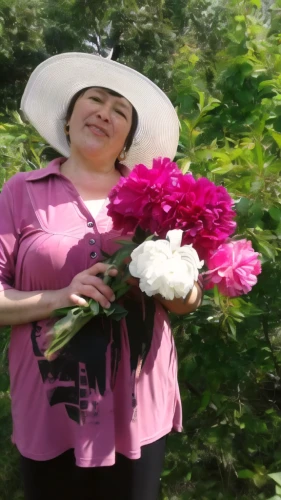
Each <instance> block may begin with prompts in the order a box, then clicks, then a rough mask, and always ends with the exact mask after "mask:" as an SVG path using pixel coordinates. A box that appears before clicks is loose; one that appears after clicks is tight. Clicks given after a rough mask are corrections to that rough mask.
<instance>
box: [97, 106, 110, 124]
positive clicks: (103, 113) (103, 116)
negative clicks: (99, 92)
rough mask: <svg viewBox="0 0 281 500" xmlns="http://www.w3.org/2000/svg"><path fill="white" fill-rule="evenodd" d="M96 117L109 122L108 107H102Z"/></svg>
mask: <svg viewBox="0 0 281 500" xmlns="http://www.w3.org/2000/svg"><path fill="white" fill-rule="evenodd" d="M97 116H98V117H99V118H100V119H101V120H103V121H104V122H109V120H110V107H109V106H106V105H103V106H101V107H100V108H99V110H98V111H97Z"/></svg>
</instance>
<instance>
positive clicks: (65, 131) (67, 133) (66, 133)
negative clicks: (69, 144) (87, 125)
mask: <svg viewBox="0 0 281 500" xmlns="http://www.w3.org/2000/svg"><path fill="white" fill-rule="evenodd" d="M63 129H64V133H65V135H69V125H67V124H65V126H64V127H63Z"/></svg>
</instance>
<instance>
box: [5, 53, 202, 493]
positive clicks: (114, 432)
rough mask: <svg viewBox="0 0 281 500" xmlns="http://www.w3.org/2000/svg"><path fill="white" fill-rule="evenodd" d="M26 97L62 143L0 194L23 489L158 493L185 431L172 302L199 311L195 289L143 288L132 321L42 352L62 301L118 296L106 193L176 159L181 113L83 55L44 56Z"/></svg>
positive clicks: (40, 122) (89, 329)
mask: <svg viewBox="0 0 281 500" xmlns="http://www.w3.org/2000/svg"><path fill="white" fill-rule="evenodd" d="M22 109H23V111H24V112H25V114H26V116H27V118H28V119H29V120H30V122H31V123H32V124H33V125H34V126H35V128H36V129H37V130H38V132H39V133H40V134H41V135H42V136H43V137H45V139H46V140H47V141H48V142H49V143H50V144H51V146H52V147H53V148H54V149H56V150H57V151H59V152H60V153H62V154H63V158H58V159H56V160H54V161H52V162H51V163H50V164H49V165H48V166H47V167H46V168H45V169H42V170H38V171H33V172H26V173H18V174H16V175H15V176H14V177H13V178H12V179H10V180H9V181H8V182H7V183H6V185H5V186H4V188H3V191H2V194H1V196H0V212H1V221H0V290H1V291H0V323H1V324H7V325H12V335H11V344H10V351H9V366H10V377H11V396H12V416H13V425H14V430H13V442H14V443H15V444H16V446H17V448H18V450H19V452H20V454H21V464H22V470H23V478H24V488H25V497H26V499H27V500H44V499H49V498H52V499H64V498H65V499H79V500H86V499H93V500H97V499H103V500H106V499H112V498H118V499H122V500H126V499H127V500H156V498H157V495H158V490H159V478H160V474H161V467H162V464H163V458H164V451H165V441H166V436H167V435H168V433H169V432H170V431H171V430H172V429H174V430H176V431H180V430H181V404H180V398H179V390H178V384H177V361H176V351H175V346H174V342H173V338H172V334H171V330H170V326H169V322H168V317H167V314H166V312H165V308H166V309H168V310H171V311H174V312H177V313H181V314H186V313H188V312H190V311H192V310H194V309H195V308H196V307H197V305H198V304H199V303H200V299H201V290H200V287H199V286H198V285H197V284H194V288H193V290H192V291H191V293H190V294H189V296H188V297H187V299H186V300H185V301H181V300H179V299H177V300H174V301H165V300H162V299H161V298H159V300H151V299H148V298H146V297H143V298H142V301H138V300H137V297H136V296H138V295H142V294H141V292H140V291H138V292H137V293H135V294H133V295H134V299H132V298H128V299H127V303H126V306H127V308H128V309H129V314H128V316H127V318H126V321H125V320H124V321H122V322H120V323H117V322H112V323H111V322H110V321H107V322H106V321H105V320H101V319H100V318H97V319H95V320H93V321H91V322H90V323H89V324H88V325H86V327H84V328H83V329H82V330H81V331H80V332H79V333H78V334H77V335H76V336H75V337H74V338H73V339H72V341H71V342H70V343H69V345H68V346H67V348H66V349H64V350H63V351H62V353H61V354H60V356H58V357H57V358H56V359H55V360H53V361H51V362H48V361H47V360H46V359H45V358H44V355H43V353H44V349H45V347H46V332H47V330H48V329H49V327H50V322H51V321H53V320H50V316H51V314H52V312H53V311H54V310H55V309H57V308H59V307H66V306H70V305H73V304H79V305H83V304H85V299H84V298H83V297H90V298H93V299H95V300H97V301H98V302H99V303H100V304H101V305H102V306H103V307H109V305H110V302H111V301H113V300H114V296H113V292H112V290H111V289H110V288H109V287H108V286H106V285H104V284H103V282H102V280H101V277H100V275H101V274H102V273H104V272H105V271H106V265H105V264H103V263H102V259H103V253H102V252H107V253H112V252H113V251H114V250H115V249H116V239H118V237H119V236H120V233H118V232H117V231H114V230H112V221H111V219H110V217H109V216H108V215H107V209H106V205H107V197H108V194H109V192H110V190H111V189H112V187H113V186H114V185H115V184H116V183H117V182H118V180H119V178H120V176H124V175H127V174H128V171H129V169H128V167H133V166H134V165H135V164H137V163H140V162H142V163H145V164H146V165H147V166H150V165H151V164H152V160H153V158H154V157H158V156H168V157H171V158H173V156H174V155H175V152H176V148H177V143H178V120H177V116H176V113H175V111H174V109H173V106H172V105H171V103H170V101H169V100H168V99H167V97H166V96H165V95H164V94H163V93H162V91H161V90H160V89H159V88H158V87H156V86H155V85H154V84H153V83H152V82H150V81H149V80H148V79H147V78H145V77H144V76H142V75H140V74H139V73H137V72H135V71H134V70H132V69H130V68H127V67H125V66H122V65H120V64H118V63H116V62H112V61H109V60H104V59H101V58H99V57H96V56H93V55H89V54H80V53H69V54H61V55H59V56H55V57H52V58H50V59H48V60H47V61H45V62H44V63H42V64H41V65H40V66H38V67H37V68H36V69H35V71H34V73H33V74H32V75H31V77H30V80H29V82H28V84H27V87H26V89H25V92H24V95H23V99H22ZM121 162H122V163H121ZM111 272H112V275H114V274H115V273H116V271H114V270H113V271H111ZM160 302H161V303H160ZM143 303H145V309H144V310H143V307H142V304H143ZM163 306H164V307H163ZM140 368H141V369H140Z"/></svg>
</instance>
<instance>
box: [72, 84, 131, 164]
mask: <svg viewBox="0 0 281 500" xmlns="http://www.w3.org/2000/svg"><path fill="white" fill-rule="evenodd" d="M131 124H132V105H131V104H130V103H129V101H127V99H125V98H124V97H116V96H113V95H111V94H109V93H108V92H107V91H106V90H104V89H102V88H91V89H88V90H86V92H85V93H84V94H83V95H81V96H80V97H79V98H78V99H77V101H76V103H75V106H74V109H73V113H72V115H71V118H70V120H69V122H68V125H69V136H70V141H71V143H70V144H71V150H72V151H73V149H74V150H78V151H80V152H81V153H82V154H83V155H84V156H86V157H88V158H91V157H97V156H98V157H102V159H103V160H105V161H112V162H114V161H115V160H116V158H117V157H118V155H119V154H120V153H121V151H122V150H123V148H124V144H125V141H126V138H127V136H128V134H129V132H130V129H131Z"/></svg>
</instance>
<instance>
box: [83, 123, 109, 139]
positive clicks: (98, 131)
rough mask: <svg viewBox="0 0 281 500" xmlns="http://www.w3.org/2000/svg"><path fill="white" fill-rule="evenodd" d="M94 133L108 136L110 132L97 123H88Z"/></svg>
mask: <svg viewBox="0 0 281 500" xmlns="http://www.w3.org/2000/svg"><path fill="white" fill-rule="evenodd" d="M87 127H88V128H89V129H90V131H91V132H92V134H94V135H97V136H99V137H108V133H107V132H106V130H105V129H103V128H101V127H98V126H97V125H87Z"/></svg>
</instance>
